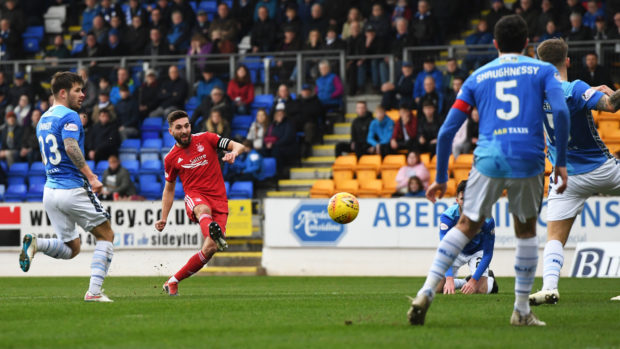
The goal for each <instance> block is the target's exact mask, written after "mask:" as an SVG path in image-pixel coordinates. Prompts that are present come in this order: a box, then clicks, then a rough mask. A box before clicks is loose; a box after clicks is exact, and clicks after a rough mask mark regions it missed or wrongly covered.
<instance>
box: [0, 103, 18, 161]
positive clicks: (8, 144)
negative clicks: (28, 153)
mask: <svg viewBox="0 0 620 349" xmlns="http://www.w3.org/2000/svg"><path fill="white" fill-rule="evenodd" d="M22 131H23V130H22V127H21V126H20V125H19V124H18V123H17V117H16V116H15V113H13V112H12V111H9V112H7V113H6V116H5V122H4V125H2V132H1V133H0V137H1V138H0V149H1V150H0V160H5V161H6V162H7V163H8V164H9V166H11V165H12V164H13V161H16V160H17V156H18V152H19V149H20V148H21V142H22Z"/></svg>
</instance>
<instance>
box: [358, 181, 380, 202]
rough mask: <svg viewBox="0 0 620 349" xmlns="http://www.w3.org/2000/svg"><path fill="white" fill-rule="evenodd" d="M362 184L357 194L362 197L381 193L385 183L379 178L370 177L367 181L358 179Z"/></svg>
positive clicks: (371, 196) (370, 196)
mask: <svg viewBox="0 0 620 349" xmlns="http://www.w3.org/2000/svg"><path fill="white" fill-rule="evenodd" d="M358 182H359V184H360V188H359V191H358V193H357V196H358V197H360V198H376V197H379V196H380V195H381V190H382V189H383V183H382V182H381V180H379V179H370V180H366V181H358Z"/></svg>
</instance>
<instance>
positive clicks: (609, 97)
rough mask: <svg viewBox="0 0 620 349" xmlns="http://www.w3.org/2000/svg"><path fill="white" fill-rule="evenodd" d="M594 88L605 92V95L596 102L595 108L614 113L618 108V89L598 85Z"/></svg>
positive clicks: (619, 98)
mask: <svg viewBox="0 0 620 349" xmlns="http://www.w3.org/2000/svg"><path fill="white" fill-rule="evenodd" d="M596 90H598V91H601V92H603V93H605V96H603V97H601V99H599V101H598V103H596V107H595V109H596V110H600V111H608V112H611V113H615V112H616V111H618V110H619V109H620V90H617V91H613V90H612V89H610V88H609V87H607V86H598V87H596Z"/></svg>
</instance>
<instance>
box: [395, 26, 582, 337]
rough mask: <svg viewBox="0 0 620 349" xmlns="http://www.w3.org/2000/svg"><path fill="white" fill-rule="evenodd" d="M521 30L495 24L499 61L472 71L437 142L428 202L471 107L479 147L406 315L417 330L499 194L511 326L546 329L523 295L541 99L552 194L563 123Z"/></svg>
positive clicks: (555, 92) (562, 166)
mask: <svg viewBox="0 0 620 349" xmlns="http://www.w3.org/2000/svg"><path fill="white" fill-rule="evenodd" d="M527 32H528V29H527V24H526V23H525V21H524V20H523V19H522V18H521V17H519V16H517V15H511V16H505V17H503V18H502V19H501V20H499V21H498V22H497V24H496V25H495V40H494V41H493V42H494V44H495V47H496V48H497V49H498V51H499V57H498V58H497V59H495V60H493V61H491V62H489V63H488V64H486V65H484V66H483V67H481V68H480V69H478V70H476V71H475V72H474V73H473V74H472V75H471V76H470V77H469V78H467V80H466V81H465V83H464V84H463V87H462V88H461V91H460V92H459V94H458V95H457V99H456V101H455V102H454V104H453V105H452V108H451V109H450V112H449V113H448V116H447V118H446V121H445V122H444V124H443V125H442V126H441V129H440V131H439V137H438V141H437V175H436V177H437V178H436V179H435V182H434V183H433V184H431V185H430V187H429V188H428V190H427V192H426V196H427V198H428V199H429V200H431V201H433V202H434V201H435V200H436V196H439V197H442V196H443V194H444V193H445V191H446V187H447V185H446V182H447V181H448V159H449V156H450V151H451V148H452V140H453V139H454V135H455V134H456V132H457V131H458V129H459V128H460V127H461V125H462V124H463V122H465V120H466V119H467V117H468V115H469V114H470V113H471V110H472V108H473V107H476V108H477V109H478V113H479V115H480V126H479V128H480V129H479V138H478V145H477V147H476V150H475V151H474V165H473V168H472V170H471V172H470V174H469V179H468V181H467V188H466V189H465V198H464V199H465V201H464V203H463V214H462V215H461V218H460V219H459V222H458V223H457V225H456V226H455V227H453V228H452V229H450V231H449V232H448V233H447V234H446V236H445V237H444V238H443V240H441V241H440V243H439V246H438V247H437V254H436V255H435V258H434V260H433V264H432V265H431V268H430V270H429V273H428V275H427V277H426V281H425V282H424V285H423V287H422V288H421V289H420V290H419V291H418V294H417V296H416V298H415V299H414V300H413V301H412V304H411V308H410V309H409V312H408V313H407V315H408V318H409V322H410V323H411V324H412V325H423V324H424V320H425V316H426V312H427V310H428V308H429V307H430V304H431V302H432V301H433V297H434V296H435V294H434V291H435V289H436V287H437V284H438V283H439V282H440V281H441V279H443V276H444V274H445V272H446V270H447V269H448V268H449V267H450V266H451V265H452V263H453V262H454V260H455V259H456V257H457V256H458V254H459V253H460V252H461V251H462V249H463V248H464V247H465V245H467V243H469V241H470V240H471V239H472V238H473V237H474V236H475V235H476V234H477V233H478V232H479V231H480V227H481V226H482V225H483V223H484V219H485V218H487V217H491V210H492V207H493V205H494V204H495V202H496V201H497V199H499V197H500V196H501V195H502V192H503V191H504V190H507V192H508V203H509V204H508V205H509V206H508V208H509V211H510V212H511V213H512V214H513V217H514V221H515V222H514V223H515V234H516V237H517V239H516V240H517V248H516V255H515V273H516V278H515V303H514V310H513V313H512V316H511V318H510V323H511V324H512V325H514V326H545V325H546V324H545V323H544V322H543V321H540V320H539V319H538V318H537V317H536V315H534V314H533V313H532V311H531V309H530V305H529V300H528V296H529V293H530V291H531V290H532V285H533V283H534V275H535V274H536V265H537V262H538V240H537V238H536V219H537V217H538V212H539V209H540V205H541V201H542V195H543V183H544V181H543V179H544V177H543V176H544V167H545V155H544V148H545V144H544V134H543V133H544V131H543V119H545V117H546V116H545V113H544V111H543V110H542V107H543V102H544V100H545V98H546V100H547V101H548V103H549V104H550V105H551V107H552V110H553V111H552V112H553V121H554V124H555V126H556V129H555V131H556V144H557V164H556V165H557V167H556V173H555V175H556V176H560V177H561V178H562V184H561V185H560V186H558V188H557V190H558V192H559V193H561V192H562V191H563V190H564V189H565V188H566V183H567V174H566V148H567V143H568V131H569V127H570V119H569V113H568V108H567V107H566V102H565V100H564V94H563V92H562V87H561V86H560V81H559V74H558V71H557V69H555V67H553V66H552V65H551V64H549V63H545V62H541V61H538V60H535V59H533V58H530V57H527V56H523V55H521V52H522V51H523V49H524V48H525V47H526V46H527V44H528V40H527Z"/></svg>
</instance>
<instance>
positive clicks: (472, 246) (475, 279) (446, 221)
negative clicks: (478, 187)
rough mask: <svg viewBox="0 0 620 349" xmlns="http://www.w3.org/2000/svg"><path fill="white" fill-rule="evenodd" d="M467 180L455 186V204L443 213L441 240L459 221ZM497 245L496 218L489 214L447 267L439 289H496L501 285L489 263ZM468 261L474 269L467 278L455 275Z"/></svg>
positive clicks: (469, 292) (440, 228)
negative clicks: (478, 231)
mask: <svg viewBox="0 0 620 349" xmlns="http://www.w3.org/2000/svg"><path fill="white" fill-rule="evenodd" d="M466 185H467V181H461V183H459V185H458V186H457V188H456V204H454V205H452V206H450V207H448V209H446V210H445V211H444V212H443V213H442V214H441V217H440V218H439V219H440V225H439V239H440V240H442V239H443V238H444V236H445V235H446V233H448V231H449V230H450V229H452V227H454V226H455V225H456V223H457V222H458V221H459V218H460V217H461V212H462V211H463V194H464V192H465V186H466ZM494 246H495V220H493V218H487V219H486V220H485V221H484V224H483V225H482V228H481V229H480V233H479V234H478V235H476V236H475V237H474V238H473V239H471V241H470V242H469V243H468V244H467V245H466V246H465V247H464V248H463V251H461V253H459V255H458V257H456V260H455V261H454V263H453V264H452V267H451V268H448V271H447V272H446V277H445V282H443V281H442V282H440V283H439V285H438V286H437V292H443V293H444V294H453V293H454V292H455V290H459V289H460V290H461V292H462V293H465V294H471V293H497V291H498V287H497V283H496V282H495V276H494V275H492V271H491V270H489V264H490V263H491V259H493V247H494ZM465 264H467V265H468V266H469V270H470V272H471V273H472V275H471V277H470V278H469V280H468V279H456V278H455V274H456V273H457V271H458V269H459V268H460V267H462V266H463V265H465Z"/></svg>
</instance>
